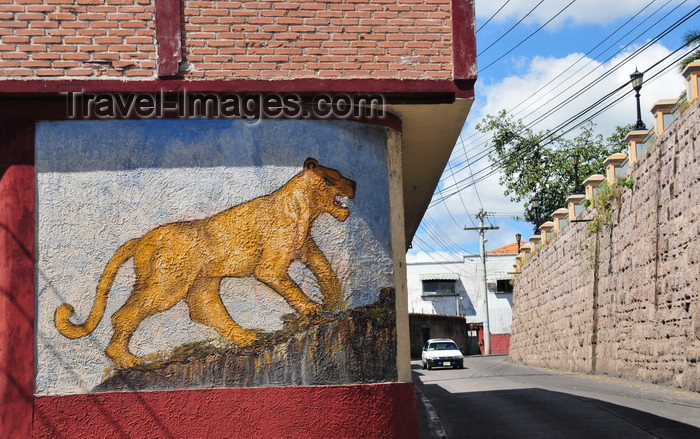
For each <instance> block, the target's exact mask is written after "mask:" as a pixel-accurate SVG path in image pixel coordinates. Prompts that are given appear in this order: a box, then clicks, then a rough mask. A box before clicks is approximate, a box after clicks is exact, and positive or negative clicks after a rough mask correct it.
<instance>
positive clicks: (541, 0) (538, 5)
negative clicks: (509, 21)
mask: <svg viewBox="0 0 700 439" xmlns="http://www.w3.org/2000/svg"><path fill="white" fill-rule="evenodd" d="M543 2H544V0H540V2H539V3H537V4H536V5H535V7H534V8H532V9H530V12H528V13H527V14H525V16H524V17H523V18H521V19H520V20H518V22H517V23H515V24H514V25H513V26H512V27H511V28H510V29H508V30H507V31H506V32H505V33H504V34H503V35H501V36H500V37H498V38H497V39H496V41H494V42H493V43H491V45H490V46H489V47H487V48H486V49H484V50H482V51H481V52H480V53H477V54H476V56H477V57H478V56H481V55H482V54H483V53H484V52H486V51H487V50H489V49H490V48H492V47H493V46H494V44H496V43H498V42H499V41H501V40H502V39H503V37H505V36H506V35H508V34H509V33H510V31H512V30H513V29H515V27H516V26H517V25H519V24H520V23H522V22H523V20H525V19H526V18H527V17H528V16H529V15H530V14H532V13H533V12H534V11H535V9H537V8H538V7H540V5H541V4H542V3H543Z"/></svg>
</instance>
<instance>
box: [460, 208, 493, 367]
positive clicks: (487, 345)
mask: <svg viewBox="0 0 700 439" xmlns="http://www.w3.org/2000/svg"><path fill="white" fill-rule="evenodd" d="M476 217H477V218H479V227H465V228H464V230H478V231H479V244H480V251H479V253H480V255H481V265H482V267H483V268H484V295H483V297H482V298H481V304H482V305H481V306H482V309H483V310H484V313H485V320H484V355H491V330H490V329H489V286H488V280H487V279H486V250H485V248H484V244H485V243H486V240H485V239H484V232H485V231H486V230H498V227H493V226H490V227H484V218H485V217H486V212H485V211H484V209H481V210H480V211H479V214H478V215H477V216H476Z"/></svg>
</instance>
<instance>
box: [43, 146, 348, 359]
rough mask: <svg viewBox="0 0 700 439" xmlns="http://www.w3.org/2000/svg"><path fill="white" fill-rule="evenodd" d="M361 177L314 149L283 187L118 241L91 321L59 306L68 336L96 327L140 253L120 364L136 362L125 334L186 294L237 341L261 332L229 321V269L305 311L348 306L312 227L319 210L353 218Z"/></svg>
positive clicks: (193, 307)
mask: <svg viewBox="0 0 700 439" xmlns="http://www.w3.org/2000/svg"><path fill="white" fill-rule="evenodd" d="M355 187H356V183H355V182H354V181H353V180H350V179H348V178H346V177H344V176H343V175H342V174H341V173H340V172H339V171H337V170H335V169H331V168H327V167H325V166H321V165H320V164H319V162H318V161H317V160H316V159H313V158H308V159H307V160H306V161H305V162H304V168H303V170H302V171H301V172H299V173H298V174H297V175H295V176H294V177H292V179H290V180H289V181H288V182H287V183H285V184H284V185H283V186H282V187H281V188H279V189H278V190H277V191H275V192H273V193H271V194H269V195H265V196H262V197H259V198H255V199H253V200H251V201H248V202H246V203H243V204H240V205H237V206H234V207H231V208H229V209H227V210H224V211H223V212H220V213H218V214H216V215H213V216H211V217H208V218H204V219H200V220H194V221H183V222H176V223H170V224H164V225H161V226H158V227H156V228H155V229H153V230H151V231H150V232H148V233H146V234H145V235H144V236H142V237H141V238H136V239H132V240H131V241H128V242H127V243H125V244H124V245H122V246H121V247H120V248H119V249H118V250H117V251H116V253H115V254H114V256H112V258H111V259H110V261H109V262H108V263H107V266H106V267H105V269H104V272H103V273H102V276H101V278H100V280H99V282H98V284H97V293H96V298H95V303H94V305H93V308H92V311H91V312H90V315H89V316H88V318H87V320H86V321H85V323H83V324H80V325H77V324H74V323H72V322H71V321H70V317H71V316H73V314H74V309H73V307H72V306H71V305H69V304H66V303H64V304H63V305H61V306H59V307H58V308H57V309H56V312H55V314H54V322H55V325H56V328H57V329H58V331H59V332H60V333H61V334H63V335H64V336H66V337H68V338H78V337H82V336H85V335H87V334H89V333H91V332H92V331H94V330H95V328H96V327H97V325H98V324H99V322H100V320H101V319H102V316H103V315H104V312H105V307H106V305H107V296H108V293H109V290H110V288H111V287H112V283H113V282H114V278H115V276H116V275H117V271H118V270H119V268H120V267H121V266H122V265H123V264H124V263H125V262H126V261H127V260H128V259H130V258H134V271H135V274H136V279H135V282H134V286H133V291H132V293H131V295H130V296H129V298H128V299H127V301H126V303H125V304H124V305H123V306H122V307H121V308H120V309H119V310H118V311H116V312H115V313H114V315H113V316H112V325H113V328H114V333H113V335H112V339H111V341H110V343H109V345H108V346H107V349H106V351H105V352H106V354H107V356H109V357H110V358H111V359H112V360H113V361H114V364H115V366H116V367H117V368H119V369H126V368H130V367H132V366H134V365H135V364H138V363H139V358H138V357H136V356H135V355H133V354H132V353H131V352H129V341H130V339H131V337H132V335H133V334H134V331H136V328H137V327H138V326H139V324H141V322H142V321H143V320H144V319H145V318H146V317H148V316H151V315H153V314H156V313H158V312H161V311H165V310H167V309H170V308H171V307H173V306H174V305H175V304H176V303H178V302H179V301H180V300H183V299H184V300H185V302H186V303H187V305H188V307H189V312H190V318H191V319H192V320H193V321H195V322H199V323H204V324H206V325H209V326H211V327H213V328H214V329H216V331H218V332H219V333H220V334H221V335H222V336H224V337H226V338H227V339H229V340H230V341H232V342H233V343H236V344H237V345H239V346H247V345H250V344H252V343H253V342H254V341H255V340H256V335H255V333H253V332H252V331H248V330H246V329H244V328H242V327H241V326H239V325H238V324H237V323H236V322H234V321H233V319H232V318H231V316H230V315H229V313H228V311H227V310H226V308H225V306H224V304H223V302H222V300H221V297H220V295H219V294H220V293H219V285H220V283H221V280H222V278H224V277H250V276H252V277H254V278H255V279H257V280H259V281H260V282H262V283H264V284H265V285H267V286H268V287H270V288H272V289H273V290H274V291H276V292H277V293H278V294H280V295H281V296H282V297H283V298H284V299H285V300H286V301H287V302H288V303H289V304H290V305H291V306H292V307H293V308H294V309H296V310H297V311H298V312H300V313H302V314H305V315H312V314H317V313H320V312H321V311H322V310H328V311H337V310H339V309H342V307H343V306H344V298H343V295H342V292H341V288H340V283H339V281H338V276H337V275H336V273H335V272H334V271H333V269H332V268H331V265H330V263H329V262H328V259H327V258H326V257H325V256H324V254H323V253H322V252H321V250H320V249H319V248H318V246H317V245H316V243H315V242H314V240H313V239H312V236H311V226H312V225H313V223H314V221H315V220H316V219H317V218H318V217H319V216H320V215H322V214H324V213H328V214H330V215H332V216H333V217H334V218H336V219H337V220H338V221H345V220H346V219H347V218H348V215H349V210H348V205H347V199H348V198H354V197H355ZM293 261H301V262H302V263H304V264H305V265H306V266H307V267H308V268H309V269H310V270H311V272H312V273H313V274H314V276H315V277H316V278H317V280H318V284H319V289H320V291H321V297H322V304H319V303H316V302H314V301H312V300H311V299H309V297H307V296H306V294H304V292H303V291H302V290H301V289H300V288H299V286H298V285H297V284H296V282H294V280H292V279H291V278H290V277H289V275H288V274H287V269H288V268H289V266H290V264H291V263H292V262H293Z"/></svg>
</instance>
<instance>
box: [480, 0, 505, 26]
mask: <svg viewBox="0 0 700 439" xmlns="http://www.w3.org/2000/svg"><path fill="white" fill-rule="evenodd" d="M508 3H510V0H506V2H505V3H503V5H501V7H500V8H498V10H497V11H496V12H494V13H493V15H492V16H490V17H489V19H488V20H486V21H485V22H484V23H483V24H482V25H481V26H479V28H478V29H477V30H476V33H479V31H480V30H481V29H483V28H484V26H486V25H487V24H489V21H491V20H493V17H495V16H496V15H498V13H499V12H501V10H502V9H503V8H505V7H506V5H507V4H508Z"/></svg>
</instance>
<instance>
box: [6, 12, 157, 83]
mask: <svg viewBox="0 0 700 439" xmlns="http://www.w3.org/2000/svg"><path fill="white" fill-rule="evenodd" d="M153 23H154V7H153V4H152V2H151V1H150V0H107V1H105V0H0V72H1V73H0V75H1V76H2V77H5V78H8V77H11V78H65V77H74V78H86V77H93V78H94V77H114V76H123V77H139V76H141V77H143V76H148V77H151V76H153V74H154V68H155V59H156V53H155V31H154V25H153Z"/></svg>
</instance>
